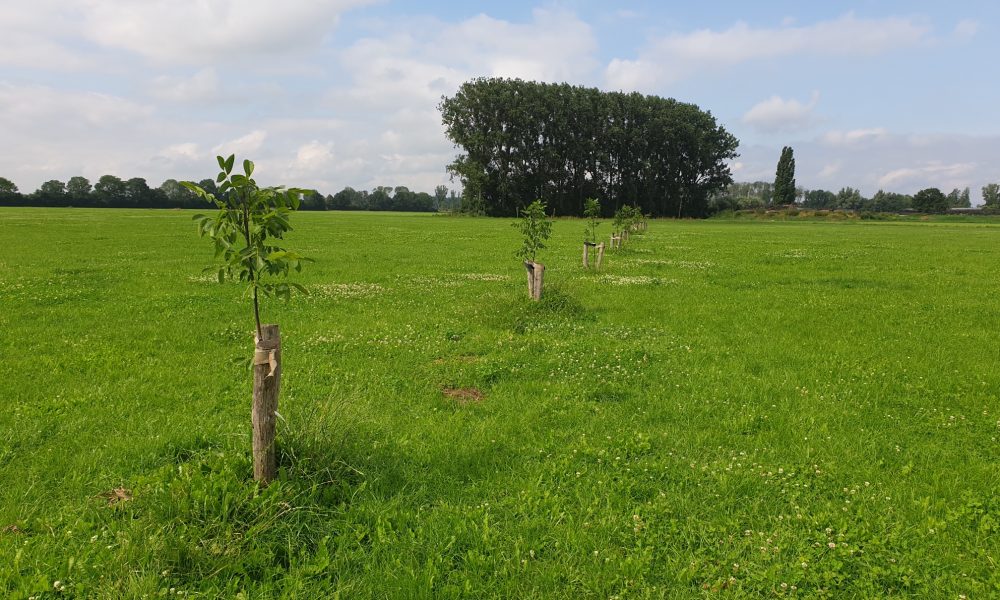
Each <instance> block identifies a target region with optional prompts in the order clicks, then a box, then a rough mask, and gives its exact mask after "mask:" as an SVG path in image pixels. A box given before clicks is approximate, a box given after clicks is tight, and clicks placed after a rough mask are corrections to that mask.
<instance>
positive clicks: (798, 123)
mask: <svg viewBox="0 0 1000 600" xmlns="http://www.w3.org/2000/svg"><path fill="white" fill-rule="evenodd" d="M817 103H819V92H813V94H812V97H811V98H810V99H809V102H806V103H803V102H799V101H798V100H796V99H794V98H790V99H788V100H785V99H784V98H781V97H780V96H771V97H770V98H768V99H767V100H764V101H761V102H758V103H757V104H755V105H754V106H753V107H752V108H751V109H750V110H748V111H747V112H746V114H744V115H743V122H744V123H746V124H747V125H750V126H751V127H753V128H754V129H756V130H758V131H760V132H763V133H785V132H794V131H802V130H804V129H808V128H810V127H812V126H813V125H814V124H815V122H816V117H815V115H814V114H813V111H814V109H815V108H816V104H817Z"/></svg>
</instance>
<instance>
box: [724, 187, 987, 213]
mask: <svg viewBox="0 0 1000 600" xmlns="http://www.w3.org/2000/svg"><path fill="white" fill-rule="evenodd" d="M982 192H983V202H984V208H986V209H987V210H991V209H995V210H1000V185H998V184H995V183H991V184H988V185H986V186H983V188H982ZM786 194H787V192H786ZM785 198H786V201H779V200H778V199H777V195H776V194H775V190H774V184H773V183H771V182H767V181H754V182H749V183H744V182H738V183H732V184H730V185H728V186H726V188H725V189H723V190H722V191H720V192H718V193H717V194H715V195H714V196H713V198H712V201H711V208H712V210H713V211H715V212H718V211H724V210H746V209H756V208H771V207H775V206H784V205H788V204H791V202H788V201H787V198H788V196H787V195H786V197H785ZM793 200H794V204H796V205H798V206H800V207H802V208H811V209H817V210H853V211H870V212H899V211H905V210H915V211H917V212H926V213H943V212H947V211H948V209H950V208H969V207H971V206H972V202H971V199H970V197H969V188H964V189H958V188H956V189H953V190H952V191H951V192H949V193H947V194H945V193H944V192H942V191H941V190H939V189H937V188H927V189H924V190H921V191H920V192H917V193H916V194H914V195H909V194H899V193H896V192H886V191H884V190H879V191H878V192H876V193H875V195H874V196H872V197H871V198H866V197H865V196H864V195H862V193H861V192H860V191H859V190H857V189H855V188H852V187H844V188H841V189H840V191H838V192H832V191H829V190H822V189H816V190H807V189H804V188H801V187H798V188H795V194H794V196H793Z"/></svg>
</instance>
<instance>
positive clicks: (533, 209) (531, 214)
mask: <svg viewBox="0 0 1000 600" xmlns="http://www.w3.org/2000/svg"><path fill="white" fill-rule="evenodd" d="M513 225H514V227H516V228H517V229H518V231H520V232H521V235H522V236H523V242H522V244H521V248H520V249H519V250H518V251H517V256H518V257H519V258H521V259H522V260H525V261H529V262H535V256H536V255H537V254H538V251H539V250H542V249H544V248H545V240H547V239H549V235H550V234H551V233H552V221H550V220H549V219H548V218H547V217H546V216H545V203H544V202H542V201H541V200H535V201H534V202H532V203H531V204H529V205H528V206H527V207H526V208H525V209H524V210H522V211H521V218H520V219H519V220H518V221H516V222H514V223H513Z"/></svg>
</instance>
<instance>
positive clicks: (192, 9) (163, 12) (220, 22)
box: [79, 0, 370, 64]
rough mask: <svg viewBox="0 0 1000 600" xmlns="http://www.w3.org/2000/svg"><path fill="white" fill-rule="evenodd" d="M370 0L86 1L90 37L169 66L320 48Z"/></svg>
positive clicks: (98, 41) (85, 12)
mask: <svg viewBox="0 0 1000 600" xmlns="http://www.w3.org/2000/svg"><path fill="white" fill-rule="evenodd" d="M368 3H370V1H368V0H332V1H331V0H327V1H323V2H317V1H315V0H285V1H284V2H282V3H281V4H280V5H276V4H275V3H274V2H271V1H269V0H239V1H237V0H212V1H210V2H208V1H201V2H177V1H175V0H146V1H143V2H134V1H130V0H88V1H86V2H79V4H80V5H81V6H84V7H86V8H85V10H84V11H83V14H84V20H83V27H84V32H85V34H86V35H87V37H88V38H89V39H91V40H93V41H95V42H97V43H99V44H101V45H104V46H108V47H113V48H121V49H125V50H129V51H131V52H135V53H137V54H140V55H142V56H145V57H148V58H151V59H154V60H156V61H162V62H167V63H173V62H182V63H200V64H204V63H207V62H213V61H219V60H226V61H229V62H240V61H242V60H245V59H246V55H247V54H252V55H268V54H280V53H286V52H290V51H295V50H299V49H302V48H309V47H316V46H318V45H319V44H320V42H322V40H323V38H324V36H326V35H327V34H328V33H329V32H331V31H332V30H333V29H334V28H336V26H337V24H338V21H339V18H340V15H341V14H342V13H343V12H344V11H346V10H349V9H351V8H354V7H356V6H359V5H363V4H368Z"/></svg>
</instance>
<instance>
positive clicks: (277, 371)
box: [182, 155, 646, 485]
mask: <svg viewBox="0 0 1000 600" xmlns="http://www.w3.org/2000/svg"><path fill="white" fill-rule="evenodd" d="M216 160H217V161H218V164H219V174H218V176H217V177H216V180H215V183H216V184H217V185H216V187H215V189H205V188H206V186H204V185H200V184H196V183H194V182H190V181H185V182H182V185H184V187H186V188H187V189H189V190H191V191H192V192H194V194H196V195H197V196H198V197H199V198H200V199H201V201H203V202H204V203H205V204H207V205H209V206H214V207H215V208H217V209H218V211H217V212H216V213H215V214H207V215H206V214H198V215H195V216H194V220H195V222H196V223H197V225H198V233H199V235H201V236H202V237H207V238H209V239H210V240H211V241H212V245H213V246H214V248H215V257H216V265H215V266H214V267H210V268H209V269H207V270H209V271H212V272H213V273H214V274H215V275H216V277H217V278H218V280H219V282H220V283H221V282H222V281H225V280H227V279H230V280H236V281H241V282H243V283H245V284H247V287H248V292H249V296H250V298H251V306H250V308H251V309H252V312H253V323H254V354H253V401H252V407H251V424H252V428H253V435H252V452H253V477H254V480H255V481H257V482H258V483H259V484H260V485H268V484H269V483H270V482H271V481H273V480H274V478H275V477H276V476H277V472H278V464H277V463H278V461H277V452H276V447H275V439H276V429H277V428H276V425H277V411H278V394H279V388H280V381H281V335H280V332H279V329H278V325H276V324H269V323H264V322H262V321H261V318H260V299H259V297H260V296H268V297H278V298H286V299H287V298H289V297H290V296H291V295H292V293H293V292H296V293H305V289H304V288H303V287H302V286H301V285H299V284H297V283H293V282H290V281H288V280H287V279H286V278H287V276H288V275H289V274H290V273H291V272H293V271H294V272H298V271H301V269H302V265H303V264H304V263H306V262H309V261H310V259H308V258H306V257H304V256H302V255H300V254H299V253H297V252H295V251H293V250H290V249H288V248H286V247H285V246H284V239H283V238H284V236H285V234H286V233H287V232H288V231H290V230H291V225H290V224H289V219H290V217H291V214H292V212H294V211H296V210H298V209H299V206H300V203H301V201H302V198H303V197H304V196H305V195H306V194H308V193H309V192H310V191H309V190H304V189H299V188H285V187H281V186H278V187H260V186H259V185H257V182H256V181H255V180H254V179H253V173H254V164H253V162H251V161H249V160H244V161H243V165H242V166H243V173H239V172H237V171H235V170H234V168H235V166H236V157H235V156H233V155H230V156H229V157H228V158H223V157H222V156H219V157H216ZM600 214H601V204H600V202H598V201H597V200H596V199H593V198H591V199H588V200H587V201H586V203H585V211H584V215H585V216H586V218H587V227H586V229H585V233H584V241H583V266H584V268H587V269H589V268H590V256H589V255H590V252H591V250H596V252H597V257H596V261H595V265H594V268H596V269H599V268H600V266H601V259H602V258H603V257H604V248H605V246H604V243H603V242H602V243H597V226H598V224H599V223H598V218H599V217H600ZM514 225H515V226H516V227H517V228H518V229H519V230H520V231H521V233H522V234H523V236H524V242H523V244H522V246H521V249H520V250H518V252H517V255H518V256H519V257H521V258H522V259H523V260H524V266H525V268H526V269H527V271H528V291H529V293H530V295H531V298H532V299H533V300H541V298H542V277H543V274H544V273H545V267H544V266H543V265H542V264H540V263H538V262H535V257H536V255H537V253H538V251H539V250H541V249H543V248H545V241H546V240H547V239H548V238H549V234H550V233H551V231H552V221H551V220H550V219H549V218H548V217H547V216H546V214H545V203H544V202H542V201H541V200H536V201H534V202H532V203H531V204H530V205H528V207H527V208H526V209H525V210H524V211H523V212H522V215H521V218H520V219H519V220H518V221H517V222H515V223H514ZM645 229H646V217H645V216H644V215H643V214H642V211H640V210H639V209H638V208H637V207H634V206H623V207H621V208H620V209H618V211H617V212H616V213H615V217H614V231H613V232H612V234H611V237H610V247H611V248H612V249H618V248H621V247H622V244H624V243H625V242H626V241H627V240H628V238H629V234H630V233H632V232H640V231H644V230H645Z"/></svg>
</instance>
